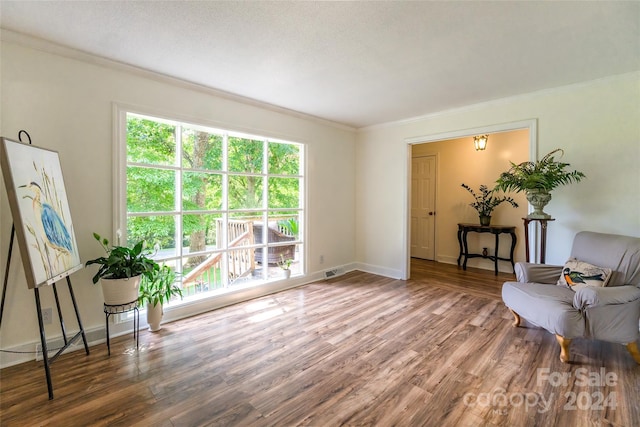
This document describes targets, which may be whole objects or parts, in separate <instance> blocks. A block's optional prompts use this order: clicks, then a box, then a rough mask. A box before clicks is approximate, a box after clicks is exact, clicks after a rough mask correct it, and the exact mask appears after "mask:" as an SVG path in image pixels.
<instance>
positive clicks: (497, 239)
mask: <svg viewBox="0 0 640 427" xmlns="http://www.w3.org/2000/svg"><path fill="white" fill-rule="evenodd" d="M499 244H500V233H496V251H495V253H494V256H493V258H494V262H495V267H494V269H495V273H496V276H497V275H498V245H499Z"/></svg>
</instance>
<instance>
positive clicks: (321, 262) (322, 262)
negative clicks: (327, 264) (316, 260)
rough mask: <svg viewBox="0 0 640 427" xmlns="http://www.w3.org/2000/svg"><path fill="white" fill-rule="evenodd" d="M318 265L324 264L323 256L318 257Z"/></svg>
mask: <svg viewBox="0 0 640 427" xmlns="http://www.w3.org/2000/svg"><path fill="white" fill-rule="evenodd" d="M320 264H324V255H320Z"/></svg>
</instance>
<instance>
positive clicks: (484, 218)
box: [480, 215, 491, 226]
mask: <svg viewBox="0 0 640 427" xmlns="http://www.w3.org/2000/svg"><path fill="white" fill-rule="evenodd" d="M489 224H491V217H490V216H487V215H480V225H484V226H487V225H489Z"/></svg>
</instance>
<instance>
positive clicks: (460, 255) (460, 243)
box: [458, 228, 462, 267]
mask: <svg viewBox="0 0 640 427" xmlns="http://www.w3.org/2000/svg"><path fill="white" fill-rule="evenodd" d="M458 246H460V253H459V254H458V267H460V259H462V230H461V229H460V228H458Z"/></svg>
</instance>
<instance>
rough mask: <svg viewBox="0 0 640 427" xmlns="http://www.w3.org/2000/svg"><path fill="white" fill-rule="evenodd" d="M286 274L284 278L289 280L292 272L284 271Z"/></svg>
mask: <svg viewBox="0 0 640 427" xmlns="http://www.w3.org/2000/svg"><path fill="white" fill-rule="evenodd" d="M282 271H283V272H284V277H285V279H288V278H289V277H291V270H282Z"/></svg>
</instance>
